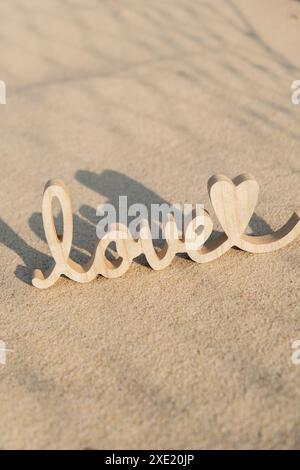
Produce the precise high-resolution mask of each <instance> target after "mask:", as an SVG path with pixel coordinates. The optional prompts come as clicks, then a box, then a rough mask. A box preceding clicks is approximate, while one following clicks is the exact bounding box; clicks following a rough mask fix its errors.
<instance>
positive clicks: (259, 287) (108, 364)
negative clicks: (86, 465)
mask: <svg viewBox="0 0 300 470" xmlns="http://www.w3.org/2000/svg"><path fill="white" fill-rule="evenodd" d="M0 18H1V41H0V57H1V67H0V80H4V81H5V82H6V85H7V104H6V105H1V106H0V119H1V121H0V122H1V125H0V163H1V186H0V201H1V222H0V224H1V225H0V241H1V247H0V250H1V251H0V256H1V269H0V276H1V290H0V312H1V317H0V318H1V323H0V324H1V328H0V339H1V340H2V341H4V342H5V344H6V347H7V348H9V349H12V350H13V352H8V353H7V361H6V365H1V364H0V398H1V399H0V428H1V433H0V447H1V448H3V449H16V448H21V449H31V448H37V449H65V448H72V449H73V448H78V449H85V448H94V449H108V448H112V449H118V448H119V449H121V448H134V449H142V448H157V449H164V448H179V449H187V448H194V449H221V448H226V449H228V448H235V449H238V448H239V449H240V448H266V449H270V448H294V449H296V448H300V427H299V425H300V366H296V365H294V364H293V363H292V361H291V355H292V349H291V344H292V342H293V341H295V340H297V339H300V308H299V291H300V289H299V287H300V276H299V274H300V270H299V261H300V252H299V247H300V240H297V241H295V242H294V243H292V244H291V245H289V246H288V247H287V248H285V249H283V250H281V251H278V252H275V253H270V254H264V255H251V254H247V253H244V252H242V251H239V250H235V249H232V250H231V251H230V252H229V253H227V254H226V255H224V256H223V257H222V258H220V259H219V260H217V261H215V262H212V263H209V264H206V265H198V264H196V263H193V262H192V261H190V260H188V259H185V258H184V257H177V258H176V260H174V262H173V263H172V265H171V266H170V267H168V268H167V269H166V270H164V271H161V272H154V271H152V270H151V269H150V268H149V267H147V266H146V265H145V263H143V262H139V263H134V264H133V265H132V267H131V269H130V270H129V271H128V273H127V274H126V275H125V276H124V277H122V278H120V279H115V280H109V279H108V280H107V279H104V278H101V277H99V278H98V279H97V280H95V281H93V282H91V283H90V284H86V285H81V284H76V283H74V282H72V281H70V280H68V279H60V280H59V282H57V284H56V285H55V286H54V287H52V288H50V289H49V290H45V291H39V290H38V289H36V288H34V287H32V286H31V284H30V283H31V277H32V270H33V269H34V268H42V269H44V268H45V267H47V266H48V265H49V264H51V257H50V252H49V249H48V246H47V244H46V242H45V238H44V232H43V226H42V221H41V203H42V192H43V187H44V184H45V183H46V181H47V180H48V179H50V178H60V179H63V180H64V182H65V183H66V184H67V185H68V186H69V188H70V190H71V192H72V196H73V207H74V224H75V227H74V232H75V234H74V249H73V252H72V256H73V257H74V259H77V260H80V261H84V260H86V259H87V258H88V256H89V253H90V252H91V251H92V250H93V246H94V243H95V242H96V233H95V209H96V207H97V206H98V205H99V204H100V203H104V202H112V203H114V204H117V201H118V196H119V195H124V194H126V195H127V196H128V199H129V202H130V203H134V202H144V203H146V204H150V203H153V202H162V201H165V202H190V203H196V202H199V203H205V205H206V207H207V209H208V210H209V211H212V210H211V206H210V204H209V199H208V195H207V190H206V182H207V179H208V178H209V177H210V176H211V175H212V174H215V173H223V174H226V175H228V176H229V177H234V176H236V175H238V174H240V173H243V172H250V173H252V174H253V175H254V176H255V177H256V178H257V180H258V182H259V184H260V197H259V204H258V207H257V210H256V213H255V216H254V217H253V219H252V221H251V223H250V229H251V230H254V231H255V233H259V234H262V233H266V232H268V230H270V227H271V228H272V229H276V228H279V227H280V226H281V225H283V224H284V223H285V222H286V220H287V219H288V218H289V217H290V215H291V214H292V212H294V211H295V210H298V211H299V208H300V190H299V183H300V162H299V147H300V128H299V122H300V121H299V120H300V105H299V106H296V105H292V104H291V83H292V81H293V80H296V79H300V57H299V31H300V3H299V2H296V1H292V0H251V2H250V1H248V0H227V1H225V0H224V1H218V2H217V1H215V2H213V1H200V0H199V1H198V0H197V1H191V0H190V1H189V0H178V1H177V0H176V1H175V0H151V1H147V2H146V1H144V2H141V1H139V0H132V1H129V0H125V1H122V2H121V1H112V0H107V1H105V2H98V1H96V0H76V1H66V0H65V1H63V2H62V1H59V0H56V1H54V0H43V2H41V1H38V0H14V1H12V0H3V1H2V2H1V5H0ZM214 222H215V227H216V228H218V225H217V224H216V220H215V219H214Z"/></svg>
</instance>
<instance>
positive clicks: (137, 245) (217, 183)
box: [32, 174, 300, 289]
mask: <svg viewBox="0 0 300 470" xmlns="http://www.w3.org/2000/svg"><path fill="white" fill-rule="evenodd" d="M258 192H259V186H258V183H257V182H256V181H255V179H254V178H253V177H252V176H250V175H247V174H242V175H239V176H237V177H236V178H234V179H233V180H230V179H229V178H227V177H226V176H223V175H216V176H212V177H211V178H210V179H209V181H208V193H209V196H210V200H211V203H212V206H213V208H214V211H215V213H216V216H217V218H218V220H219V222H220V224H221V226H222V228H223V230H224V232H223V233H221V234H219V235H218V237H217V238H212V237H211V234H212V231H213V223H212V220H211V218H210V216H209V213H208V212H207V211H204V213H203V217H201V218H199V217H198V218H197V216H195V217H194V218H192V219H191V221H190V223H189V224H188V226H187V227H186V232H185V233H184V234H183V236H182V237H181V238H180V237H178V232H177V228H176V224H175V222H174V220H173V218H172V216H171V215H170V216H169V218H168V221H167V223H166V224H165V227H164V238H165V242H164V245H163V247H162V249H160V250H157V249H156V248H155V247H154V245H153V240H152V238H151V232H150V228H149V224H148V221H147V220H143V221H142V222H141V224H140V237H139V238H138V239H137V240H135V239H134V238H133V237H132V235H131V233H130V231H129V230H128V228H127V226H125V225H122V224H113V226H111V227H110V230H109V231H108V232H107V233H106V234H105V236H104V237H103V238H102V239H101V240H99V241H98V243H97V246H96V248H95V251H94V254H93V256H92V257H91V258H90V261H89V262H88V263H87V264H86V265H84V266H82V265H80V264H78V263H76V262H75V261H73V260H71V259H70V250H71V246H72V238H73V215H72V204H71V196H70V193H69V190H68V188H67V187H66V186H65V185H64V183H63V182H62V181H59V180H53V181H49V182H48V183H47V184H46V187H45V191H44V197H43V210H42V212H43V223H44V229H45V234H46V238H47V242H48V244H49V248H50V251H51V253H52V256H53V258H54V261H55V264H54V266H53V267H52V268H51V269H50V270H49V271H48V272H47V273H45V274H43V273H42V272H41V271H40V270H35V272H34V277H33V280H32V283H33V285H34V286H36V287H38V288H40V289H45V288H47V287H50V286H52V285H53V284H54V283H55V282H56V281H57V280H58V278H59V277H60V276H61V275H65V276H67V277H68V278H70V279H72V280H73V281H77V282H89V281H91V280H93V279H94V278H95V277H96V276H97V275H99V274H101V275H102V276H105V277H108V278H115V277H119V276H122V275H123V274H124V273H125V272H126V271H127V270H128V269H129V267H130V265H131V263H132V261H133V259H134V258H136V257H138V256H139V255H140V254H144V255H145V257H146V259H147V261H148V263H149V265H150V266H151V268H153V269H155V270H161V269H164V268H166V267H167V266H168V265H169V264H170V263H171V262H172V260H173V258H174V256H175V255H176V254H177V253H187V254H188V256H189V257H190V258H191V259H192V260H193V261H195V262H196V263H206V262H209V261H212V260H214V259H216V258H219V257H220V256H222V255H223V254H224V253H226V252H227V251H228V250H229V249H230V248H231V247H233V246H236V247H238V248H240V249H241V250H244V251H248V252H250V253H264V252H270V251H274V250H277V249H279V248H282V247H283V246H285V245H287V244H288V243H290V242H291V241H293V240H294V239H295V238H296V237H297V236H298V235H299V233H300V218H299V216H298V215H297V214H296V213H294V214H293V215H292V217H291V218H290V219H289V221H288V222H287V223H286V224H285V225H284V226H283V227H282V228H281V229H279V230H278V231H276V232H273V233H270V234H268V235H263V236H255V235H247V234H246V233H245V230H246V228H247V226H248V224H249V221H250V219H251V217H252V215H253V213H254V210H255V207H256V204H257V199H258ZM54 198H57V199H58V200H59V203H60V205H61V209H62V214H63V225H64V230H63V236H62V237H60V236H58V234H57V231H56V227H55V223H54V217H53V210H52V208H53V204H52V203H53V199H54ZM200 219H201V220H200ZM191 233H194V237H195V238H196V239H198V241H199V240H200V239H201V246H200V245H199V243H196V245H195V246H197V247H198V248H197V249H191V244H190V243H187V235H188V238H189V239H190V237H191ZM111 242H115V244H116V251H117V254H118V258H117V259H114V260H112V261H111V260H109V259H108V258H107V256H106V251H107V248H108V247H109V245H110V244H111Z"/></svg>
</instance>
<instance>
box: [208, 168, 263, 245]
mask: <svg viewBox="0 0 300 470" xmlns="http://www.w3.org/2000/svg"><path fill="white" fill-rule="evenodd" d="M208 192H209V197H210V200H211V203H212V205H213V208H214V211H215V213H216V215H217V217H218V219H219V222H220V224H221V225H222V227H223V229H224V232H225V233H226V235H227V236H228V237H229V238H231V239H233V241H234V240H239V239H240V236H241V234H242V233H243V232H244V231H245V229H246V227H247V226H248V224H249V221H250V219H251V216H252V214H253V212H254V209H255V206H256V204H257V198H258V192H259V186H258V183H257V181H256V180H255V179H254V178H253V176H251V175H248V174H242V175H239V176H237V177H236V178H234V179H233V180H231V179H229V178H227V176H224V175H215V176H212V177H211V178H210V179H209V181H208Z"/></svg>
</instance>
